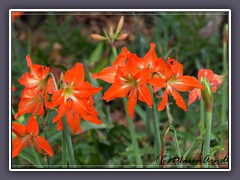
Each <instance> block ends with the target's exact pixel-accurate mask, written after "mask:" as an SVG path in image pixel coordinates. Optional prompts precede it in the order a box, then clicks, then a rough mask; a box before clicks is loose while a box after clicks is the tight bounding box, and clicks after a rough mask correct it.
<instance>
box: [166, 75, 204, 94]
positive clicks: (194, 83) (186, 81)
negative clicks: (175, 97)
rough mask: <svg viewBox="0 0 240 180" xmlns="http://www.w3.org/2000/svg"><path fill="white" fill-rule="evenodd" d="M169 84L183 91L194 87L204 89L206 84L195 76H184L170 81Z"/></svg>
mask: <svg viewBox="0 0 240 180" xmlns="http://www.w3.org/2000/svg"><path fill="white" fill-rule="evenodd" d="M168 84H169V85H170V86H171V87H173V88H174V89H176V90H178V91H182V92H186V91H190V90H191V89H193V88H200V89H202V90H203V89H204V86H203V85H201V83H200V82H199V81H198V80H197V79H196V78H194V77H191V76H182V77H180V78H179V79H177V80H174V81H168Z"/></svg>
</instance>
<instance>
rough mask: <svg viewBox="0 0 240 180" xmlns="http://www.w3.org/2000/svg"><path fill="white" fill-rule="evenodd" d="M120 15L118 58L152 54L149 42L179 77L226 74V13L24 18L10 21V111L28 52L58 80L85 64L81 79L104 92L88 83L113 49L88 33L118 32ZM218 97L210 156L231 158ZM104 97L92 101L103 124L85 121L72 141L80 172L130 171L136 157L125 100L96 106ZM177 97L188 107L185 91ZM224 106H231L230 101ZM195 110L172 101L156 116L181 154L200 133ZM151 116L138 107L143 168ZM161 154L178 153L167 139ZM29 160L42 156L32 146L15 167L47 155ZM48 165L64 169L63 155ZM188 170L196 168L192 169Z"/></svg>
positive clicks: (52, 138) (148, 157)
mask: <svg viewBox="0 0 240 180" xmlns="http://www.w3.org/2000/svg"><path fill="white" fill-rule="evenodd" d="M121 16H124V25H123V28H122V31H121V32H122V33H126V34H128V37H127V38H126V39H125V40H123V41H118V42H117V43H116V46H117V50H118V52H120V51H121V48H122V47H127V48H128V50H129V51H130V52H133V53H136V54H137V55H138V56H140V57H143V56H144V55H145V54H146V53H147V52H148V50H149V48H150V46H149V44H150V43H151V42H154V43H155V44H156V53H157V56H158V57H162V58H163V59H164V60H166V59H167V58H168V57H171V58H174V59H176V60H178V61H180V62H181V63H182V64H183V67H184V74H187V75H192V76H195V77H197V73H198V70H199V69H201V68H209V69H212V70H213V71H214V72H215V73H217V74H223V27H224V24H228V14H227V12H186V13H183V12H102V13H101V12H84V13H83V12H79V13H78V12H70V13H67V12H59V13H58V12H54V13H53V12H25V13H24V14H22V15H21V16H19V17H18V18H16V19H15V21H14V22H13V24H12V29H11V32H12V33H11V35H12V37H11V38H12V39H11V41H12V47H11V48H12V49H11V54H12V84H13V85H14V86H15V87H16V91H14V92H13V93H12V108H13V111H15V112H16V111H17V104H18V103H19V101H20V96H21V92H22V90H23V86H21V85H20V84H19V83H18V80H19V78H20V77H21V76H22V75H23V74H24V73H25V72H27V71H29V69H28V67H27V64H26V60H25V57H26V55H27V54H30V55H31V58H32V60H33V63H36V64H41V65H46V66H49V67H51V72H52V73H53V74H54V75H55V78H56V79H57V81H58V80H59V75H60V73H61V72H62V71H63V72H64V71H66V70H67V69H69V68H72V67H73V65H74V64H75V62H81V63H83V65H84V67H85V75H86V76H85V80H87V81H90V82H91V83H92V84H93V85H94V86H102V87H103V90H102V92H101V93H104V92H105V91H106V90H107V89H108V88H109V86H110V85H109V84H107V83H105V82H103V81H100V80H99V81H95V80H93V79H92V78H91V73H94V72H100V71H101V70H102V69H103V68H104V67H106V66H109V64H111V63H112V62H113V61H114V60H115V59H114V58H113V54H112V51H111V46H110V45H109V44H108V43H106V42H99V41H96V40H94V39H92V37H91V34H92V33H97V34H101V35H102V34H104V33H103V28H105V29H106V30H107V31H108V30H109V28H110V27H111V26H112V27H114V28H116V26H117V24H118V21H119V19H120V17H121ZM227 79H228V78H226V81H227ZM222 91H223V88H220V89H219V90H218V91H217V92H216V94H215V96H214V108H213V130H212V139H211V146H212V149H211V154H212V155H213V156H214V158H224V157H225V156H226V155H227V154H228V123H227V122H228V110H227V111H226V112H225V114H226V117H227V119H226V123H225V124H222V123H221V122H220V118H221V112H220V110H219V108H220V107H221V106H222ZM101 93H98V94H97V95H95V96H94V99H95V106H96V109H97V111H98V112H99V118H100V119H101V120H102V121H103V124H102V125H101V126H96V125H92V124H90V123H87V122H85V121H82V122H81V123H82V125H81V126H82V129H83V131H84V136H80V135H75V136H73V145H74V151H75V156H76V160H77V164H78V165H79V166H80V167H83V168H84V167H86V168H89V167H90V168H91V167H103V168H104V167H107V168H130V167H134V165H133V164H134V163H135V159H134V154H133V149H132V145H131V138H130V135H129V131H128V128H127V120H126V118H125V112H124V109H123V105H122V101H121V99H116V100H114V101H112V102H109V103H105V102H104V101H102V100H101V97H102V94H101ZM182 95H183V97H184V100H185V102H186V103H187V102H188V93H184V94H182ZM159 101H160V99H159ZM225 103H226V104H227V107H228V101H227V102H225ZM199 104H200V103H199V101H196V102H195V103H194V104H192V105H191V106H189V107H188V111H187V112H186V113H185V112H183V111H182V110H181V109H179V108H178V107H177V106H176V105H175V103H174V100H172V99H170V103H169V112H167V111H166V110H164V111H162V112H159V117H160V126H161V134H162V136H163V134H164V133H165V131H166V129H167V127H168V126H169V124H170V123H172V125H173V126H174V127H175V128H176V130H177V137H178V139H179V144H180V148H181V151H182V154H184V153H185V152H186V151H187V149H188V148H189V147H190V145H191V144H192V143H193V141H194V139H195V138H196V137H197V136H199V134H200V129H199V117H200V112H199V107H200V105H199ZM54 115H55V113H54V112H51V113H50V115H49V117H48V118H47V122H46V123H47V125H48V126H47V128H48V132H49V135H48V137H49V142H50V144H51V146H52V147H53V149H54V151H55V152H58V150H59V152H60V151H61V132H57V131H56V128H55V124H52V123H51V119H52V117H54ZM28 117H29V116H28V115H24V116H22V117H20V122H22V123H23V124H24V123H26V122H27V120H28ZM151 117H152V112H151V110H149V108H147V107H146V105H144V104H143V103H141V102H138V105H137V107H136V113H135V115H134V118H133V121H134V125H135V129H136V131H137V136H138V141H139V146H140V151H141V155H142V159H143V162H144V165H145V167H146V168H147V167H149V166H148V165H151V164H152V165H153V164H154V163H155V159H156V157H155V155H154V136H153V132H154V131H153V122H152V118H151ZM221 132H224V133H225V136H222V133H221ZM223 138H224V139H223ZM200 150H201V143H196V145H195V147H194V148H193V150H192V152H191V153H190V154H191V156H193V157H196V158H198V156H199V153H200ZM165 151H166V152H167V153H169V154H171V155H172V156H175V155H176V149H175V147H174V145H173V138H172V137H171V136H169V137H168V138H167V140H166V146H165ZM34 156H40V155H37V154H34V155H33V154H32V153H31V151H30V148H26V149H25V150H23V151H22V152H21V153H20V155H19V157H17V158H15V159H13V165H17V166H21V167H34V165H36V164H38V165H39V164H41V165H44V163H46V162H45V161H46V157H44V158H45V159H42V160H41V162H36V158H34ZM50 160H51V164H52V167H54V168H58V167H61V153H55V156H54V157H53V158H51V159H50ZM102 165H103V166H102ZM215 166H216V167H217V166H218V165H217V164H216V165H214V167H215ZM152 167H153V166H151V168H152ZM172 167H175V166H174V165H173V166H172ZM189 167H197V166H196V165H194V164H189Z"/></svg>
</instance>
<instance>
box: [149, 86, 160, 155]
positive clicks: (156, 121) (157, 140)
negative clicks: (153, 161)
mask: <svg viewBox="0 0 240 180" xmlns="http://www.w3.org/2000/svg"><path fill="white" fill-rule="evenodd" d="M149 87H150V91H151V95H152V100H153V108H152V110H153V114H154V118H153V122H154V130H155V146H156V151H157V154H156V156H158V155H159V152H160V147H161V145H162V143H161V136H160V128H159V117H158V111H157V107H156V102H155V98H154V94H153V90H152V86H149Z"/></svg>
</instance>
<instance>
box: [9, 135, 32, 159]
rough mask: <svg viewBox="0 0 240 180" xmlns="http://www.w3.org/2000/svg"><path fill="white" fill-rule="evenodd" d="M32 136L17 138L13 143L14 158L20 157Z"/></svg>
mask: <svg viewBox="0 0 240 180" xmlns="http://www.w3.org/2000/svg"><path fill="white" fill-rule="evenodd" d="M30 138H31V136H26V137H23V138H18V137H17V138H15V139H14V140H13V142H12V158H15V157H16V156H18V154H19V153H20V152H21V150H22V149H23V148H24V147H26V146H27V144H28V142H29V140H30Z"/></svg>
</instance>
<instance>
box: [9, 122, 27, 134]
mask: <svg viewBox="0 0 240 180" xmlns="http://www.w3.org/2000/svg"><path fill="white" fill-rule="evenodd" d="M25 129H26V128H25V126H24V125H22V124H19V123H12V131H13V132H14V134H16V135H17V137H22V136H25Z"/></svg>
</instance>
